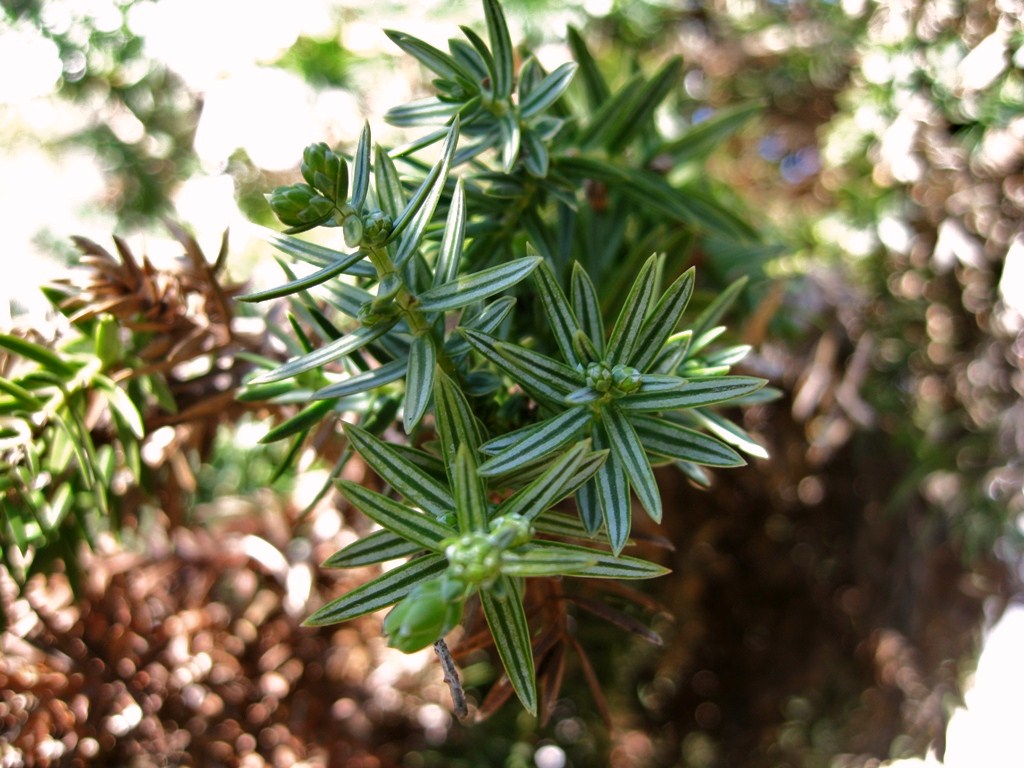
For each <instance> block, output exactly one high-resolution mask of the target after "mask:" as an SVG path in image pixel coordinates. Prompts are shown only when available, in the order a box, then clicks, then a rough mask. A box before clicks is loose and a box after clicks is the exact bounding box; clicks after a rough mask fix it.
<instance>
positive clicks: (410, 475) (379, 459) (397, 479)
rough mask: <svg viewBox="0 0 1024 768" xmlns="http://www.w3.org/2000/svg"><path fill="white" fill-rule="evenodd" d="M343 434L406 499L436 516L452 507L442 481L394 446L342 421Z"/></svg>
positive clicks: (372, 467) (453, 502)
mask: <svg viewBox="0 0 1024 768" xmlns="http://www.w3.org/2000/svg"><path fill="white" fill-rule="evenodd" d="M345 434H346V436H347V437H348V439H349V442H350V443H351V444H352V447H353V448H355V450H356V451H358V453H359V455H360V456H362V457H363V459H364V460H365V461H366V463H367V464H368V465H369V467H370V469H372V470H373V471H374V472H376V473H377V474H378V475H380V477H381V479H382V480H383V481H384V482H385V483H387V484H388V485H390V486H391V487H392V488H394V489H395V490H396V491H398V492H399V493H400V494H402V495H403V496H404V497H405V498H406V499H408V500H409V502H410V503H412V504H414V505H415V506H417V507H420V508H421V509H423V511H425V512H429V513H430V514H431V515H433V516H434V517H435V518H438V519H440V518H441V517H442V516H444V515H446V514H448V513H449V512H451V511H452V509H453V508H454V506H455V500H454V499H453V498H452V494H451V492H450V491H449V490H448V488H447V487H446V486H445V485H444V483H441V482H440V481H438V480H436V479H435V478H434V477H432V476H431V475H430V474H428V473H427V472H426V471H424V470H423V469H421V468H420V467H418V466H416V465H415V464H414V463H413V462H412V461H410V460H409V459H407V458H406V457H405V456H404V455H403V454H402V453H400V452H399V451H398V450H397V449H396V448H395V447H393V446H391V445H390V444H388V443H385V442H384V441H383V440H380V439H379V438H377V437H374V436H373V435H372V434H371V433H370V432H367V431H366V430H365V429H362V428H360V427H357V426H354V425H352V424H345Z"/></svg>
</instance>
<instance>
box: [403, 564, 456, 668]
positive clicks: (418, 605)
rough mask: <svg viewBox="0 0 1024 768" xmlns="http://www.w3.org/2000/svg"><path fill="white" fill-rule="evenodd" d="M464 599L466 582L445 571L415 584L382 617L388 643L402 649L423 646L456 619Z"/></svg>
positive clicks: (442, 633) (450, 626) (434, 639)
mask: <svg viewBox="0 0 1024 768" xmlns="http://www.w3.org/2000/svg"><path fill="white" fill-rule="evenodd" d="M465 599H466V589H465V586H464V585H463V584H462V583H461V582H459V581H458V580H457V579H453V578H451V577H450V576H449V575H448V574H444V575H442V576H441V577H440V578H437V579H431V580H430V581H426V582H424V583H422V584H420V585H418V586H417V587H415V588H414V589H413V590H412V592H410V593H409V594H408V595H406V596H405V598H403V599H402V600H401V601H400V602H399V603H398V604H397V605H396V606H395V607H394V608H392V609H391V612H390V613H389V614H388V615H387V617H386V618H385V619H384V631H385V632H386V633H387V635H388V645H390V646H391V647H392V648H397V649H398V650H400V651H404V652H405V653H412V652H413V651H418V650H419V649H420V648H426V647H427V646H428V645H430V644H431V643H433V642H436V641H437V640H439V639H440V638H442V637H444V636H445V635H446V634H447V633H448V632H450V631H451V630H452V629H453V628H454V627H455V625H456V624H458V623H459V621H460V620H461V619H462V606H463V605H464V603H465Z"/></svg>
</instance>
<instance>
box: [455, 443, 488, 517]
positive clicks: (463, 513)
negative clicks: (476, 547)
mask: <svg viewBox="0 0 1024 768" xmlns="http://www.w3.org/2000/svg"><path fill="white" fill-rule="evenodd" d="M453 490H454V491H455V514H456V516H457V520H458V525H459V532H460V533H469V532H470V531H486V530H487V498H486V494H485V490H484V484H483V482H482V480H481V478H480V475H478V474H477V472H476V460H475V459H474V458H473V451H472V450H471V449H470V448H469V446H467V445H460V446H459V450H458V452H457V453H456V454H455V485H454V488H453Z"/></svg>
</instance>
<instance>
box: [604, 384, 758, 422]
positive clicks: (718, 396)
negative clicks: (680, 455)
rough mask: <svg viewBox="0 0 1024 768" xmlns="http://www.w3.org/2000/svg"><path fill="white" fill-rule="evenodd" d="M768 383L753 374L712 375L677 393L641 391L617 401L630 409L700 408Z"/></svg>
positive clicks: (624, 408) (741, 394) (751, 390)
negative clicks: (752, 375)
mask: <svg viewBox="0 0 1024 768" xmlns="http://www.w3.org/2000/svg"><path fill="white" fill-rule="evenodd" d="M766 383H767V382H766V381H765V380H764V379H756V378H753V377H751V376H712V377H710V378H706V379H687V382H686V386H685V387H683V388H682V389H680V390H677V391H674V392H651V393H646V392H639V393H637V394H634V395H625V396H624V397H620V398H619V399H618V400H616V401H615V404H616V406H617V407H618V408H619V409H620V410H623V411H628V412H634V413H636V412H644V411H646V412H653V411H674V410H678V409H680V408H697V407H699V406H703V405H711V404H713V403H724V402H727V401H729V400H733V399H735V398H737V397H742V396H743V395H749V394H750V393H751V392H756V391H757V390H759V389H761V387H763V386H764V385H765V384H766Z"/></svg>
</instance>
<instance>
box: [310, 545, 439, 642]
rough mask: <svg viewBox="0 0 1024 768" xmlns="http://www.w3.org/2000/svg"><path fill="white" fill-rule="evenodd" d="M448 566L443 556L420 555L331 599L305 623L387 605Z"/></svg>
mask: <svg viewBox="0 0 1024 768" xmlns="http://www.w3.org/2000/svg"><path fill="white" fill-rule="evenodd" d="M447 567H448V561H447V560H445V559H444V557H442V556H441V555H433V554H431V555H427V556H425V557H420V558H417V559H416V560H413V561H411V562H408V563H405V564H404V565H400V566H398V567H397V568H394V569H392V570H390V571H388V572H387V573H384V574H381V575H380V576H378V577H377V578H376V579H374V580H373V581H370V582H368V583H366V584H364V585H363V586H361V587H357V588H356V589H353V590H352V591H351V592H349V593H348V594H346V595H342V596H341V597H339V598H337V599H335V600H332V601H331V602H329V603H328V604H327V605H325V606H324V607H323V608H321V609H320V610H319V611H316V612H315V613H314V614H313V615H312V616H310V617H309V618H308V619H306V620H305V621H304V622H302V623H303V624H304V625H305V626H307V627H322V626H325V625H327V624H337V623H339V622H342V621H348V620H349V619H354V618H356V617H357V616H362V615H364V614H367V613H372V612H373V611H377V610H380V609H381V608H386V607H387V606H389V605H393V604H394V603H397V602H398V601H399V600H401V599H402V598H403V597H405V596H406V595H408V594H409V593H410V592H411V591H412V590H413V588H415V587H416V585H417V584H421V583H423V582H424V581H427V580H428V579H431V578H433V577H434V576H437V575H438V574H440V573H441V572H443V571H444V570H445V569H446V568H447Z"/></svg>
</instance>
